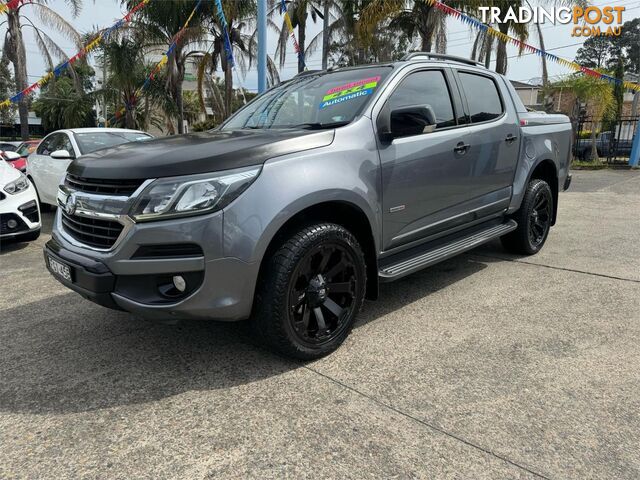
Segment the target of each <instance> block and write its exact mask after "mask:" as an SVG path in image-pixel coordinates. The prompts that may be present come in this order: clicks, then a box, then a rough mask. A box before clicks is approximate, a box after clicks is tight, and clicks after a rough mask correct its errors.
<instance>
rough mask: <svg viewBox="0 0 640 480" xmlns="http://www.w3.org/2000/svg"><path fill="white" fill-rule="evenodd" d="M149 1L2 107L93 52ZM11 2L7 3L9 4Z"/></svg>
mask: <svg viewBox="0 0 640 480" xmlns="http://www.w3.org/2000/svg"><path fill="white" fill-rule="evenodd" d="M19 1H22V0H19ZM149 2H151V0H142V1H141V2H140V3H138V4H137V5H136V6H135V7H133V8H132V9H131V10H129V12H127V14H126V15H125V16H124V17H122V18H121V19H120V20H118V21H117V22H116V23H114V24H113V25H111V26H110V27H109V28H108V29H106V30H104V31H102V32H101V33H99V34H98V35H97V36H96V37H95V38H94V39H93V40H91V42H89V43H88V44H87V45H85V46H84V48H83V49H82V50H80V51H79V52H78V53H76V54H75V55H74V56H73V57H71V58H69V59H67V60H66V61H64V62H63V63H61V64H60V65H58V66H57V67H56V68H54V69H53V70H52V71H50V72H48V73H47V74H46V75H44V76H43V77H41V78H40V79H39V80H38V81H37V82H34V83H32V84H31V85H29V86H28V87H27V88H25V89H24V90H22V91H21V92H18V93H16V94H15V95H13V96H12V97H10V98H8V99H6V100H4V101H2V102H0V109H2V108H7V107H9V106H10V105H11V104H12V103H19V102H20V101H21V100H22V99H23V98H24V96H25V95H29V94H31V93H33V92H35V91H36V90H37V89H39V88H42V87H43V86H44V85H46V84H47V83H49V82H50V81H51V80H52V79H54V78H58V77H59V76H60V75H61V74H62V72H64V71H65V69H66V68H67V67H69V66H70V65H73V64H74V63H75V62H77V61H78V60H80V59H81V58H84V57H86V56H87V55H88V54H89V53H91V51H93V50H95V49H96V48H97V47H98V45H100V43H102V42H103V41H105V40H106V39H108V38H109V36H111V35H112V34H113V32H115V31H116V30H118V29H119V28H122V27H123V26H124V25H126V24H127V23H129V22H130V21H131V18H132V17H133V15H135V14H136V13H137V12H138V11H139V10H141V9H142V8H144V7H146V6H147V5H148V4H149ZM9 3H11V2H9ZM9 3H8V4H6V5H9ZM0 10H1V9H0Z"/></svg>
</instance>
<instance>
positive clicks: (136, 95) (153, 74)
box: [115, 0, 202, 119]
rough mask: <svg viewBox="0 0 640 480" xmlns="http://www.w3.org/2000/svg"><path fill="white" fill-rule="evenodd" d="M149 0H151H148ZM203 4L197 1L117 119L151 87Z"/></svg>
mask: <svg viewBox="0 0 640 480" xmlns="http://www.w3.org/2000/svg"><path fill="white" fill-rule="evenodd" d="M147 1H150V0H147ZM201 4H202V0H198V3H196V6H195V7H193V10H192V11H191V14H190V15H189V17H188V18H187V20H186V22H184V25H183V26H182V28H181V29H180V30H179V31H178V33H176V34H175V35H174V36H173V40H172V42H171V45H169V48H168V49H167V51H166V52H165V53H163V54H162V58H160V61H158V63H156V65H155V66H154V67H153V69H152V70H151V73H149V75H148V76H147V78H146V79H145V81H144V83H143V84H142V85H141V86H140V87H139V88H138V89H137V90H136V91H135V92H134V93H133V95H132V97H131V98H129V100H128V101H127V102H126V105H125V106H124V107H122V108H121V109H120V110H118V111H117V112H116V113H115V118H116V119H119V118H120V117H122V115H123V113H125V112H126V110H127V109H128V108H129V109H131V108H133V107H135V105H136V103H137V101H138V98H140V95H142V93H143V92H144V91H145V90H147V89H148V88H149V86H150V85H151V82H153V80H154V79H155V78H156V75H158V73H160V71H161V70H162V69H163V68H164V67H165V66H166V65H167V63H168V62H169V56H170V55H171V54H172V53H173V51H174V50H175V49H176V46H177V45H178V42H179V41H180V39H181V38H182V36H183V35H184V32H185V31H186V30H187V28H189V24H190V23H191V21H192V20H193V17H194V16H195V14H196V12H197V11H198V9H199V8H200V5H201Z"/></svg>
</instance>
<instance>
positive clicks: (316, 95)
mask: <svg viewBox="0 0 640 480" xmlns="http://www.w3.org/2000/svg"><path fill="white" fill-rule="evenodd" d="M390 72H391V67H371V68H358V69H353V70H344V71H338V72H332V73H322V74H317V75H314V74H307V75H304V76H302V77H298V78H295V79H293V80H292V81H290V82H287V83H285V84H283V85H280V86H278V87H276V88H274V89H272V90H270V91H268V92H267V93H265V94H264V95H261V96H260V97H258V98H257V99H256V100H254V101H253V102H251V103H250V104H249V105H247V106H246V107H244V108H243V109H241V110H239V111H238V112H237V113H236V114H235V115H234V116H232V117H231V118H230V119H229V120H228V121H227V122H226V123H225V124H224V125H223V126H222V130H236V129H242V128H258V129H263V128H264V129H266V128H290V127H297V126H319V127H322V126H327V127H330V126H338V125H341V124H347V123H349V122H351V121H352V120H353V119H354V118H355V117H356V116H358V115H359V114H360V112H361V111H362V110H363V108H364V106H365V105H366V104H367V102H368V101H369V100H370V99H371V98H372V97H373V94H374V93H375V92H376V90H377V88H378V87H379V86H380V84H381V83H382V82H383V81H384V79H385V78H386V77H387V76H388V75H389V73H390Z"/></svg>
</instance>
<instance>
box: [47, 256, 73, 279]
mask: <svg viewBox="0 0 640 480" xmlns="http://www.w3.org/2000/svg"><path fill="white" fill-rule="evenodd" d="M47 258H48V259H49V268H50V269H51V271H52V272H53V273H54V274H56V275H58V276H59V277H62V278H64V279H65V280H67V281H69V282H71V281H73V280H72V279H71V267H70V266H69V265H65V264H64V263H60V262H59V261H57V260H54V259H53V258H51V257H47Z"/></svg>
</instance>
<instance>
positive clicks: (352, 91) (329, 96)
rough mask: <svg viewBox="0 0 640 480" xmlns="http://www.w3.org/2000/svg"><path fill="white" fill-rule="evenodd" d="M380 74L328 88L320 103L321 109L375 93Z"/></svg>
mask: <svg viewBox="0 0 640 480" xmlns="http://www.w3.org/2000/svg"><path fill="white" fill-rule="evenodd" d="M379 81H380V76H377V77H370V78H364V79H362V80H356V81H355V82H350V83H347V84H346V85H340V86H338V87H333V88H332V89H330V90H328V91H327V93H326V94H325V96H324V98H323V99H322V103H321V104H320V110H322V109H323V108H326V107H330V106H332V105H337V104H338V103H342V102H346V101H347V100H353V99H354V98H358V97H364V96H365V95H370V94H372V93H373V90H374V88H376V87H377V86H378V82H379Z"/></svg>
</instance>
